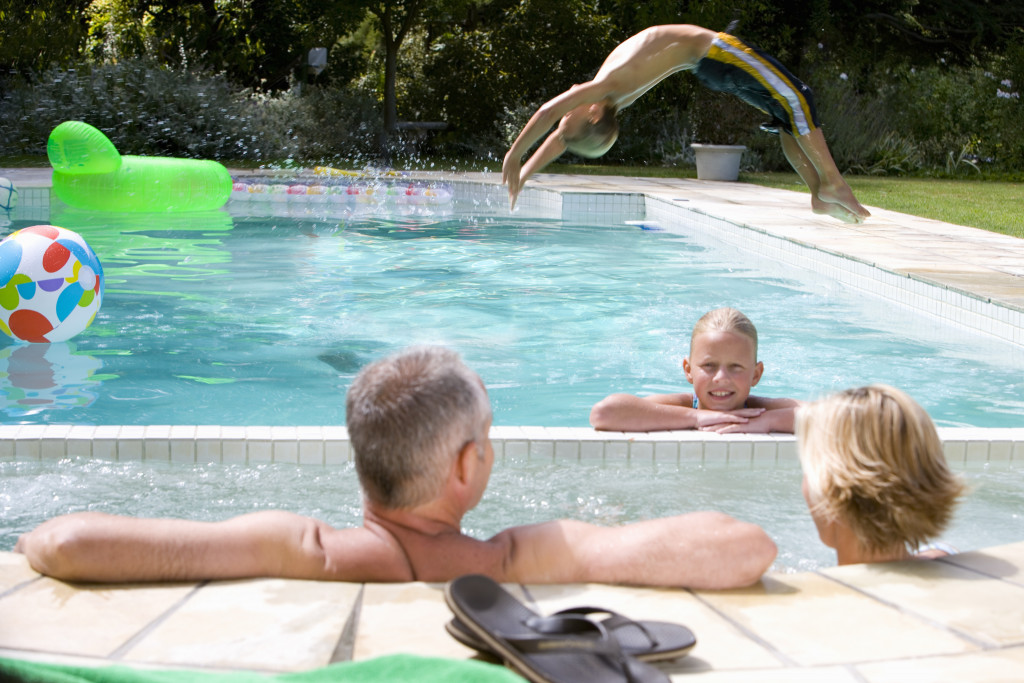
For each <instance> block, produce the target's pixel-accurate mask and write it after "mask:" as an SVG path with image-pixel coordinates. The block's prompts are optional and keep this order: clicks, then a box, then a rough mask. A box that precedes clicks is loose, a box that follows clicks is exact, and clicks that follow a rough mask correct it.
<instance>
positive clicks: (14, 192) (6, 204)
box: [0, 178, 18, 211]
mask: <svg viewBox="0 0 1024 683" xmlns="http://www.w3.org/2000/svg"><path fill="white" fill-rule="evenodd" d="M17 205H18V188H16V187H14V183H12V182H11V181H10V180H8V179H7V178H0V211H14V207H16V206H17Z"/></svg>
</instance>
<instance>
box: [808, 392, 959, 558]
mask: <svg viewBox="0 0 1024 683" xmlns="http://www.w3.org/2000/svg"><path fill="white" fill-rule="evenodd" d="M796 434H797V441H798V444H799V451H800V463H801V465H802V466H803V471H804V477H805V479H806V481H807V489H808V497H809V499H810V500H809V502H810V504H811V505H812V509H813V511H814V512H815V513H817V514H821V515H822V516H823V517H824V518H825V519H826V520H828V521H832V522H835V521H838V522H840V523H842V524H845V525H846V526H848V527H849V528H850V529H851V531H852V532H853V533H854V535H855V536H856V538H857V540H858V542H859V543H860V544H861V546H862V548H863V549H864V550H866V551H868V552H879V551H887V550H890V549H892V548H894V547H896V546H897V545H899V544H903V545H904V546H906V547H908V548H909V549H910V550H914V549H916V548H918V547H919V546H920V545H922V544H924V543H925V542H927V540H928V539H929V538H932V537H934V536H936V535H937V534H939V533H941V532H942V530H943V529H945V527H946V525H947V524H948V523H949V521H950V519H951V517H952V515H953V510H954V508H955V507H956V503H957V500H958V498H959V497H960V496H961V495H962V494H963V492H964V484H963V482H962V480H961V479H960V478H959V477H957V476H955V475H954V474H953V473H952V472H951V471H950V470H949V467H948V466H947V464H946V457H945V454H944V453H943V450H942V442H941V441H940V440H939V435H938V433H937V432H936V430H935V425H934V423H933V422H932V420H931V418H930V417H929V416H928V414H927V413H926V412H925V411H924V409H923V408H921V406H920V405H918V404H917V402H915V401H914V399H912V398H911V397H910V396H908V395H907V394H905V393H904V392H902V391H900V390H899V389H895V388H893V387H890V386H886V385H884V384H874V385H871V386H868V387H862V388H859V389H849V390H847V391H843V392H841V393H838V394H836V395H834V396H830V397H828V398H825V399H822V400H820V401H816V402H814V403H809V404H805V405H804V406H802V407H801V408H800V409H799V410H798V412H797V424H796Z"/></svg>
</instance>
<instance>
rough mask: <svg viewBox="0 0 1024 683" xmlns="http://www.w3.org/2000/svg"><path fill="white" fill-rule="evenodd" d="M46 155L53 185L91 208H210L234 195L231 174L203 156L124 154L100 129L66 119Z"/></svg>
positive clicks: (80, 205)
mask: <svg viewBox="0 0 1024 683" xmlns="http://www.w3.org/2000/svg"><path fill="white" fill-rule="evenodd" d="M46 155H47V156H48V157H49V158H50V164H51V165H52V166H53V190H54V192H55V193H56V194H57V197H58V198H59V199H60V200H61V201H62V202H64V203H65V204H68V205H69V206H74V207H77V208H81V209H89V210H91V211H134V212H143V211H149V212H161V211H209V210H211V209H217V208H220V207H221V206H223V205H224V204H225V203H226V202H227V201H228V199H229V198H230V197H231V174H230V173H228V170H227V169H226V168H224V165H223V164H220V163H217V162H216V161H207V160H201V159H175V158H170V157H140V156H130V155H124V156H122V155H121V154H120V153H118V151H117V149H116V148H115V147H114V143H112V142H111V141H110V139H109V138H108V137H107V136H106V135H104V134H103V133H102V132H101V131H100V130H98V129H96V128H94V127H93V126H90V125H89V124H88V123H84V122H82V121H65V122H64V123H62V124H60V125H59V126H57V127H56V128H54V129H53V132H51V133H50V138H49V140H48V141H47V143H46Z"/></svg>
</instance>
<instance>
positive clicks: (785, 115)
mask: <svg viewBox="0 0 1024 683" xmlns="http://www.w3.org/2000/svg"><path fill="white" fill-rule="evenodd" d="M685 70H692V71H693V72H694V73H695V75H696V76H697V78H698V80H700V81H701V83H702V84H703V85H705V86H706V87H708V88H710V89H712V90H720V91H725V92H731V93H733V94H734V95H736V96H737V97H739V98H740V99H742V100H743V101H744V102H746V103H748V104H750V105H752V106H754V107H756V108H757V109H760V110H761V111H763V112H765V113H766V114H768V115H769V116H771V117H772V119H773V121H772V124H771V128H774V129H777V130H778V133H779V139H780V141H781V144H782V150H783V152H784V153H785V155H786V158H787V159H788V160H789V163H790V165H791V166H792V167H793V169H794V170H795V171H796V172H797V173H798V174H799V175H800V177H801V178H802V179H803V181H804V182H805V183H806V184H807V186H808V188H810V190H811V208H812V209H813V211H814V212H815V213H820V214H827V215H829V216H833V217H835V218H838V219H840V220H843V221H846V222H848V223H861V222H863V221H864V219H865V218H867V217H868V216H870V215H871V214H870V213H869V212H868V210H867V209H865V208H864V207H863V206H861V204H860V202H858V201H857V199H856V198H855V197H854V195H853V191H852V190H851V189H850V186H849V185H847V183H846V181H845V180H843V177H842V175H841V174H840V173H839V169H838V168H836V164H835V161H834V160H833V159H832V154H831V152H829V149H828V145H826V144H825V137H824V135H823V134H822V132H821V128H820V124H819V122H818V118H817V113H816V111H815V108H814V99H813V96H812V94H811V90H810V88H808V87H807V86H806V85H804V84H803V83H801V82H800V81H799V80H798V79H797V78H796V77H795V76H793V75H792V74H791V73H789V71H787V70H786V68H785V67H783V66H782V65H781V64H779V63H778V62H777V61H775V60H774V59H773V58H772V57H770V56H768V55H766V54H764V53H763V52H761V51H759V50H757V49H756V48H753V47H751V46H749V45H746V44H744V43H743V42H742V41H740V40H739V39H737V38H735V37H734V36H731V35H729V34H727V33H715V32H714V31H711V30H709V29H706V28H702V27H700V26H694V25H691V24H670V25H664V26H652V27H650V28H647V29H645V30H643V31H641V32H640V33H638V34H636V35H634V36H633V37H631V38H628V39H627V40H626V41H624V42H623V43H621V44H620V45H619V46H618V47H616V48H615V49H614V50H612V51H611V53H610V54H609V55H608V57H607V58H606V59H605V61H604V64H602V65H601V68H600V69H599V70H598V72H597V75H596V76H594V78H593V80H591V81H588V82H586V83H581V84H578V85H574V86H573V87H571V88H569V90H567V91H565V92H564V93H562V94H561V95H559V96H557V97H555V98H554V99H552V100H550V101H548V102H547V103H545V104H543V105H542V106H541V107H540V108H539V109H538V110H537V111H536V112H535V113H534V115H533V116H532V117H531V118H530V120H529V121H528V122H527V124H526V126H525V127H524V128H523V130H522V132H520V133H519V137H517V138H516V140H515V142H514V143H513V144H512V147H511V148H510V149H509V151H508V153H507V154H506V155H505V161H504V164H503V166H502V182H503V183H505V184H506V185H508V193H509V200H510V202H511V205H512V207H513V208H514V207H515V203H516V199H517V198H518V196H519V193H520V192H521V191H522V189H523V185H524V184H525V183H526V181H527V179H528V178H530V176H532V175H533V174H534V173H537V172H538V171H540V170H541V169H542V168H544V167H545V166H547V165H548V164H549V163H551V162H552V161H554V160H555V159H556V158H558V157H559V156H561V155H562V153H563V152H565V151H566V150H569V151H572V152H574V153H576V154H579V155H580V156H584V157H589V158H594V157H599V156H601V155H603V154H604V153H605V152H607V151H608V150H609V149H610V148H611V146H612V145H613V144H615V140H616V139H617V138H618V134H619V128H618V122H617V121H616V118H615V117H616V114H617V113H618V112H619V111H620V110H622V109H625V108H626V107H628V106H629V105H631V104H632V103H633V102H634V101H636V99H637V98H638V97H640V96H641V95H643V94H644V93H645V92H647V91H648V90H650V89H651V88H653V87H654V86H655V85H657V84H658V83H660V82H661V81H662V80H664V79H665V78H667V77H668V76H670V75H672V74H674V73H676V72H677V71H685ZM552 127H555V130H554V132H552V133H551V134H550V135H548V137H547V139H546V140H545V141H544V142H543V143H542V144H541V145H540V147H538V148H537V150H536V151H535V152H534V154H533V156H531V157H530V158H529V160H527V162H526V164H525V165H523V164H522V159H523V155H524V154H526V152H527V151H529V149H530V148H531V147H532V146H533V144H534V143H536V142H537V141H538V140H540V138H541V137H543V136H544V135H546V134H547V132H548V131H549V130H550V129H551V128H552Z"/></svg>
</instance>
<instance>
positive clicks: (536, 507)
mask: <svg viewBox="0 0 1024 683" xmlns="http://www.w3.org/2000/svg"><path fill="white" fill-rule="evenodd" d="M960 472H961V473H962V474H963V476H964V477H965V479H966V481H967V483H968V484H969V486H970V487H971V493H970V494H969V495H968V496H967V498H966V499H965V500H964V501H963V503H962V504H961V506H960V508H959V509H958V511H957V513H956V516H955V518H954V521H953V523H952V525H951V527H950V528H949V529H948V530H947V532H946V533H945V534H943V536H942V539H943V540H945V541H946V542H948V543H951V544H953V545H954V546H955V547H957V548H959V549H960V550H972V549H978V548H984V547H989V546H994V545H1002V544H1006V543H1015V542H1017V541H1020V529H1021V528H1022V522H1024V519H1022V517H1024V512H1022V511H1024V488H1022V487H1021V486H1020V483H1019V482H1020V477H1021V475H1022V474H1024V472H1022V471H1021V468H1020V465H1019V464H1014V463H1010V462H1003V463H988V464H979V465H974V466H968V467H967V468H966V469H963V470H960ZM800 478H801V475H800V466H799V464H798V463H797V462H796V460H795V459H793V460H791V461H788V462H783V461H780V462H778V463H775V464H774V465H761V466H752V465H751V463H749V462H747V463H745V464H737V463H735V462H733V463H728V462H725V461H722V462H719V463H712V462H710V461H706V462H705V463H703V464H701V463H680V464H674V463H673V464H661V463H658V464H653V463H651V462H650V461H649V460H648V461H645V462H638V461H630V460H621V461H617V460H613V459H610V458H609V459H606V460H604V461H598V460H594V461H588V460H582V461H571V462H559V461H558V460H554V461H553V460H551V459H550V458H547V459H536V458H535V459H528V458H512V457H505V458H503V459H500V460H499V461H498V462H497V463H496V464H495V468H494V473H493V475H492V477H491V485H490V488H489V489H488V492H487V493H486V494H485V495H484V498H483V501H481V503H480V505H479V506H478V507H477V508H476V509H475V510H473V511H471V512H470V513H469V514H468V515H467V516H466V518H465V520H464V530H465V531H466V533H469V534H471V535H473V536H474V537H477V538H489V537H490V536H492V535H494V534H496V533H498V532H499V531H501V530H502V529H504V528H506V527H507V526H513V525H517V524H531V523H535V522H544V521H549V520H552V519H560V518H569V519H579V520H583V521H587V522H591V523H594V524H600V525H605V526H607V525H614V524H622V523H626V522H630V521H636V520H640V519H648V518H653V517H663V516H668V515H673V514H681V513H685V512H691V511H695V510H711V509H713V510H720V511H722V512H726V513H728V514H731V515H733V516H735V517H738V518H739V519H743V520H746V521H750V522H754V523H756V524H759V525H761V526H762V527H763V528H764V529H765V530H766V531H767V532H768V534H769V535H770V536H771V537H772V538H773V539H774V540H775V542H776V544H777V545H778V547H779V556H778V559H777V560H776V564H775V567H774V569H775V570H776V571H809V570H812V569H817V568H820V567H827V566H831V565H833V564H835V555H834V553H833V552H832V551H831V550H829V549H827V548H825V547H824V546H823V545H822V544H821V543H820V542H819V541H818V538H817V535H816V531H815V528H814V524H813V522H812V521H811V518H810V515H809V514H808V513H807V507H806V504H805V503H804V500H803V497H802V495H801V493H800ZM581 481H585V482H586V486H585V487H581V486H580V482H581ZM360 503H361V496H360V493H359V486H358V482H357V479H356V473H355V469H354V467H353V466H351V465H346V466H333V467H322V466H310V465H287V464H263V465H228V464H196V465H185V464H181V463H173V464H172V463H166V462H164V463H160V462H109V461H98V460H85V459H75V460H62V461H58V460H50V461H45V460H44V461H9V462H0V550H10V549H11V548H13V546H14V543H15V541H16V540H17V537H18V535H19V534H20V533H23V532H25V531H28V530H30V529H32V528H34V527H35V526H36V525H38V524H39V523H41V522H43V521H44V520H46V519H48V518H49V517H52V516H54V515H58V514H63V513H66V512H74V511H81V510H98V511H103V512H112V513H120V514H127V515H133V516H143V517H183V518H187V519H198V520H220V519H226V518H228V517H231V516H234V515H238V514H243V513H246V512H253V511H255V510H263V509H271V508H279V509H285V510H290V511H293V512H298V513H300V514H304V515H309V516H312V517H315V518H317V519H322V520H324V521H326V522H327V523H328V524H331V525H332V526H336V527H347V526H356V525H358V524H360V523H361V522H362V512H361V508H360Z"/></svg>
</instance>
